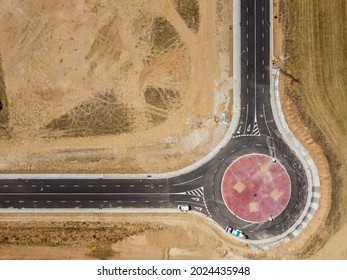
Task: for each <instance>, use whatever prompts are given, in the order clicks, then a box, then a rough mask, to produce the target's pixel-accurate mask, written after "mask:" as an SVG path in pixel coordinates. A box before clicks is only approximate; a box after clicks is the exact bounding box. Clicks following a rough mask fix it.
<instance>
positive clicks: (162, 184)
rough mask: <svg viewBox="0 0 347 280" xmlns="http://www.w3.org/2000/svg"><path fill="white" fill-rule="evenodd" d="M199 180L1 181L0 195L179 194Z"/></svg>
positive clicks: (196, 183) (195, 185) (193, 186)
mask: <svg viewBox="0 0 347 280" xmlns="http://www.w3.org/2000/svg"><path fill="white" fill-rule="evenodd" d="M198 179H201V178H200V177H199V176H198V178H197V180H194V181H192V182H189V183H190V184H188V183H184V184H180V185H176V186H174V187H172V186H171V184H174V182H173V181H171V180H170V179H168V180H151V181H150V180H124V179H120V180H101V179H97V180H66V179H65V180H64V179H61V180H59V179H58V180H40V179H30V180H0V193H9V192H17V193H28V192H30V193H59V192H70V193H73V192H80V193H85V192H89V193H99V192H101V193H109V192H113V193H124V192H129V193H155V192H163V193H167V192H179V191H188V190H191V189H194V188H196V187H198V186H199V185H200V184H201V183H200V182H199V180H198Z"/></svg>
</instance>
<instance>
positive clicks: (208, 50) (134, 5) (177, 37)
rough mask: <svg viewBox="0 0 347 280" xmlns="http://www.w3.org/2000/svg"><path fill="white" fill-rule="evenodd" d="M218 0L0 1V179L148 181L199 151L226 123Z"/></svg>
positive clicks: (223, 4) (224, 16)
mask: <svg viewBox="0 0 347 280" xmlns="http://www.w3.org/2000/svg"><path fill="white" fill-rule="evenodd" d="M230 3H231V1H230V0H218V1H217V0H214V1H207V0H205V1H196V0H193V1H187V0H163V1H161V2H160V4H158V1H155V0H133V1H107V0H101V1H100V0H98V1H96V0H90V1H84V0H69V1H58V0H50V1H45V3H43V2H42V1H31V2H30V4H29V2H23V1H19V0H16V1H7V0H1V1H0V18H1V25H0V58H1V59H0V61H2V64H1V65H0V70H1V71H0V81H1V83H0V93H1V95H0V98H1V102H2V104H3V105H2V107H3V108H2V110H1V111H0V112H1V115H0V124H1V126H0V130H1V133H0V146H1V147H2V153H1V156H0V171H1V172H2V173H15V172H25V173H154V172H155V173H158V172H167V171H173V170H178V169H180V168H183V167H185V166H188V165H189V164H191V163H193V162H196V161H197V160H198V159H200V158H201V157H203V156H204V155H206V153H208V152H209V151H210V150H211V149H212V148H213V147H214V146H215V145H216V144H217V143H218V142H220V140H221V139H222V138H223V136H224V134H225V132H226V129H227V125H225V124H222V123H221V122H219V117H220V116H221V115H222V113H225V114H226V115H227V116H228V117H229V121H230V116H231V107H232V103H231V101H232V82H231V81H232V68H231V66H232V61H231V56H230V54H232V51H231V50H232V49H231V46H232V36H231V35H232V33H231V32H230V26H231V22H232V18H231V17H230V14H231V5H230ZM207 58H208V59H207ZM186 153H189V154H190V156H189V157H186V156H185V155H186Z"/></svg>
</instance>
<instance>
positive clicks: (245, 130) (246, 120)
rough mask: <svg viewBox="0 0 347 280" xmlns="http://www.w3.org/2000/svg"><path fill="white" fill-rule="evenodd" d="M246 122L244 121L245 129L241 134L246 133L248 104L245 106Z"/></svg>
mask: <svg viewBox="0 0 347 280" xmlns="http://www.w3.org/2000/svg"><path fill="white" fill-rule="evenodd" d="M246 108H247V109H246V122H245V129H244V130H243V134H246V128H247V121H248V104H247V107H246Z"/></svg>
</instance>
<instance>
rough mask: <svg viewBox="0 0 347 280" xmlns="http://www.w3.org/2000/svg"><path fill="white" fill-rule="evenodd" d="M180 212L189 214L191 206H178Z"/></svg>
mask: <svg viewBox="0 0 347 280" xmlns="http://www.w3.org/2000/svg"><path fill="white" fill-rule="evenodd" d="M177 208H178V210H181V211H182V212H187V211H189V210H190V206H189V205H188V204H181V205H178V206H177Z"/></svg>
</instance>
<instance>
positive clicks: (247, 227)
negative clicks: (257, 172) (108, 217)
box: [0, 0, 308, 240]
mask: <svg viewBox="0 0 347 280" xmlns="http://www.w3.org/2000/svg"><path fill="white" fill-rule="evenodd" d="M269 8H270V7H269V0H243V1H241V7H240V9H241V22H240V24H241V53H240V59H241V79H242V82H241V116H240V120H239V125H238V128H237V130H236V131H235V133H234V136H233V138H232V139H231V140H230V142H229V143H228V144H227V145H226V146H225V147H224V148H223V149H221V150H220V151H219V152H218V153H217V154H216V155H215V156H214V157H213V158H212V159H211V160H210V161H209V162H207V163H206V164H204V165H203V166H201V167H200V168H197V169H196V170H194V171H192V172H190V173H187V174H183V175H181V176H178V177H174V178H167V179H152V178H150V177H148V178H147V179H136V180H135V179H115V180H104V179H98V180H81V179H60V180H56V179H45V180H43V179H30V180H23V179H18V180H0V208H21V209H22V208H115V207H131V208H176V207H177V205H179V204H189V205H190V206H191V207H192V209H193V210H195V211H198V212H201V213H203V214H205V215H206V216H209V217H211V218H212V219H213V220H214V221H215V222H216V223H218V224H219V225H220V226H222V227H223V228H225V227H226V226H227V225H231V226H233V227H238V228H240V229H242V230H244V232H245V233H246V234H247V235H249V237H250V238H251V239H253V240H259V239H266V238H270V237H274V236H277V235H279V234H281V233H283V232H284V231H286V230H287V229H288V228H290V227H291V226H292V225H293V224H294V223H295V222H296V220H297V219H298V217H299V216H300V214H301V213H302V211H303V209H304V207H305V204H306V201H307V195H308V188H307V178H306V174H305V171H304V169H303V167H302V164H301V162H300V161H299V159H298V158H297V157H296V156H295V154H294V153H293V151H291V149H290V148H289V147H288V146H287V144H286V143H285V142H284V141H283V139H282V136H281V134H280V133H279V131H278V128H277V126H276V123H275V122H274V118H273V114H272V109H271V104H270V75H271V65H270V57H269V56H270V19H269V14H270V13H269ZM235 59H236V58H235ZM250 153H259V154H265V155H270V156H272V157H275V158H276V160H277V161H279V162H280V163H281V164H282V165H283V166H284V167H285V168H286V170H287V172H288V174H289V176H290V179H291V184H292V193H291V198H290V201H289V203H288V205H287V207H286V209H285V210H284V211H283V212H282V213H281V214H280V215H279V216H277V217H276V218H275V219H274V220H272V221H267V222H264V223H248V222H245V221H243V220H240V219H238V218H237V217H236V216H234V215H233V214H232V213H231V212H230V211H229V210H228V209H227V207H226V206H225V204H224V202H223V198H222V194H221V182H222V178H223V175H224V173H225V171H226V169H227V167H228V166H229V165H230V164H231V163H232V162H233V161H235V160H236V159H237V158H238V157H240V156H243V155H246V154H250Z"/></svg>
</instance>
